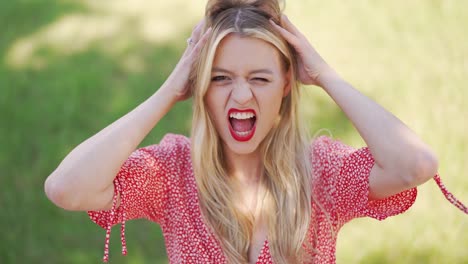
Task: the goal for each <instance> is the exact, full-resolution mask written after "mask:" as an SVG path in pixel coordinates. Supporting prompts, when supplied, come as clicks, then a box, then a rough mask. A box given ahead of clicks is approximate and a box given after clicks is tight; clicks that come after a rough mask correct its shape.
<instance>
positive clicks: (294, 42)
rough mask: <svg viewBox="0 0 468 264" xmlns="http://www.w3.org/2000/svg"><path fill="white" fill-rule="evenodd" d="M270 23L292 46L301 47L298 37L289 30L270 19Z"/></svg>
mask: <svg viewBox="0 0 468 264" xmlns="http://www.w3.org/2000/svg"><path fill="white" fill-rule="evenodd" d="M270 23H271V24H272V25H273V26H274V27H275V28H276V29H277V30H278V31H279V33H280V34H281V35H282V36H283V37H284V38H285V39H286V40H287V41H288V42H289V43H291V45H293V46H294V47H295V48H298V47H299V39H298V38H297V36H296V35H294V34H293V33H291V32H289V31H288V30H286V29H284V28H282V27H280V26H279V25H278V24H276V23H275V22H274V21H273V20H271V19H270Z"/></svg>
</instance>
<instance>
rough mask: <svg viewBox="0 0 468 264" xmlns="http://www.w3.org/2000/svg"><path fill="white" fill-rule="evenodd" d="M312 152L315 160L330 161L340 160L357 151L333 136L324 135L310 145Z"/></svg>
mask: <svg viewBox="0 0 468 264" xmlns="http://www.w3.org/2000/svg"><path fill="white" fill-rule="evenodd" d="M310 148H311V149H310V152H311V155H312V158H314V159H318V160H320V159H324V158H326V159H329V158H331V157H335V158H336V159H340V158H342V157H343V156H346V155H348V154H350V153H351V152H353V151H355V150H356V149H355V148H353V147H351V146H349V145H346V144H345V143H343V142H342V141H341V140H339V139H334V138H332V137H331V136H327V135H322V136H318V137H316V138H314V139H313V140H312V143H311V144H310Z"/></svg>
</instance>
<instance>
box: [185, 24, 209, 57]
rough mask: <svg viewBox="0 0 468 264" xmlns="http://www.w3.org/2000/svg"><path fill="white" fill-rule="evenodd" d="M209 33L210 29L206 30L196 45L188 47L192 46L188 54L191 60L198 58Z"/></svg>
mask: <svg viewBox="0 0 468 264" xmlns="http://www.w3.org/2000/svg"><path fill="white" fill-rule="evenodd" d="M211 32H212V28H211V27H210V28H208V29H207V30H206V32H205V33H204V34H203V36H202V37H201V39H200V40H199V41H198V42H197V43H192V44H191V45H190V46H194V47H193V49H192V51H191V53H190V56H191V57H192V59H194V58H195V56H198V54H199V53H200V51H201V49H202V48H203V46H205V44H206V42H207V40H208V38H209V37H210V36H211Z"/></svg>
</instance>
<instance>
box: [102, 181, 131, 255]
mask: <svg viewBox="0 0 468 264" xmlns="http://www.w3.org/2000/svg"><path fill="white" fill-rule="evenodd" d="M119 194H120V206H121V207H122V208H121V209H122V223H121V226H120V241H121V242H122V255H127V243H126V241H125V221H126V215H125V208H124V206H125V202H124V200H123V199H124V197H125V195H123V193H122V186H121V185H120V182H119V180H118V179H117V178H115V179H114V198H113V200H112V209H111V211H110V219H109V221H108V222H107V227H106V241H105V244H104V257H103V258H102V261H103V262H106V263H107V262H108V261H109V240H110V233H111V228H112V223H114V220H115V217H116V205H117V197H118V196H119Z"/></svg>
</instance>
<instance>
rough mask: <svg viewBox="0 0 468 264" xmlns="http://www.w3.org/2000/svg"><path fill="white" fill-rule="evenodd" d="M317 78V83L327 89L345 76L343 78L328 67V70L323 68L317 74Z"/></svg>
mask: <svg viewBox="0 0 468 264" xmlns="http://www.w3.org/2000/svg"><path fill="white" fill-rule="evenodd" d="M316 80H317V85H318V86H320V87H321V88H322V89H324V90H325V91H326V90H327V89H328V87H330V85H331V84H333V83H336V82H342V81H344V80H343V78H341V76H340V75H339V74H338V73H337V72H336V71H335V70H333V69H332V68H327V69H326V70H323V71H322V72H321V73H320V74H319V75H318V76H317V79H316Z"/></svg>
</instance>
